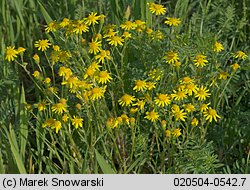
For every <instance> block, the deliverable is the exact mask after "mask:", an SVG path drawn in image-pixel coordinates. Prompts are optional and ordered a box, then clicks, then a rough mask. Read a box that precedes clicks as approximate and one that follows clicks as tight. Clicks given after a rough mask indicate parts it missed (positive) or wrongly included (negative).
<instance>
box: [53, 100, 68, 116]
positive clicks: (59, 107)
mask: <svg viewBox="0 0 250 190" xmlns="http://www.w3.org/2000/svg"><path fill="white" fill-rule="evenodd" d="M51 110H52V112H54V113H56V114H59V115H61V114H63V112H67V104H66V102H65V103H62V102H59V103H57V104H55V105H54V106H52V108H51Z"/></svg>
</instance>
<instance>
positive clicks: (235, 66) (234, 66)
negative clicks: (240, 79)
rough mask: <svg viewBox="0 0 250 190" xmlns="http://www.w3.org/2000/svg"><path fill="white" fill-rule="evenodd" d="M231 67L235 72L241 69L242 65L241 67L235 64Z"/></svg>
mask: <svg viewBox="0 0 250 190" xmlns="http://www.w3.org/2000/svg"><path fill="white" fill-rule="evenodd" d="M230 67H231V68H232V69H233V70H234V71H236V70H237V69H239V68H240V65H239V64H238V63H234V64H232V65H230Z"/></svg>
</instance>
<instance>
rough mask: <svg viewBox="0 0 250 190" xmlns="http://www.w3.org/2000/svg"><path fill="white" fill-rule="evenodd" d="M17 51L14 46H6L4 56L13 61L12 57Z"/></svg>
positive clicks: (14, 56) (15, 55) (13, 57)
mask: <svg viewBox="0 0 250 190" xmlns="http://www.w3.org/2000/svg"><path fill="white" fill-rule="evenodd" d="M17 54H18V51H17V50H15V47H11V46H8V47H7V48H6V57H5V59H7V60H8V61H9V62H10V61H14V59H15V58H16V57H17Z"/></svg>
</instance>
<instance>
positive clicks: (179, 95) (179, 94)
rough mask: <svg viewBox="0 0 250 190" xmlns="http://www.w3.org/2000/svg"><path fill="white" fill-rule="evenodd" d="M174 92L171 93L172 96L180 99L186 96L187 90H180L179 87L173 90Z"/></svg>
mask: <svg viewBox="0 0 250 190" xmlns="http://www.w3.org/2000/svg"><path fill="white" fill-rule="evenodd" d="M173 92H174V94H171V96H172V98H173V99H174V100H177V101H182V100H184V99H185V98H187V91H185V90H182V89H181V88H179V89H178V91H176V90H173Z"/></svg>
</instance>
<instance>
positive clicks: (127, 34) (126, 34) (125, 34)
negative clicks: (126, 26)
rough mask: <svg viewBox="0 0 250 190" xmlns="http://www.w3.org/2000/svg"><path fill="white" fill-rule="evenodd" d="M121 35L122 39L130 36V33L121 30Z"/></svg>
mask: <svg viewBox="0 0 250 190" xmlns="http://www.w3.org/2000/svg"><path fill="white" fill-rule="evenodd" d="M122 36H123V37H124V39H129V38H132V35H131V34H130V33H129V32H123V34H122Z"/></svg>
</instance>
